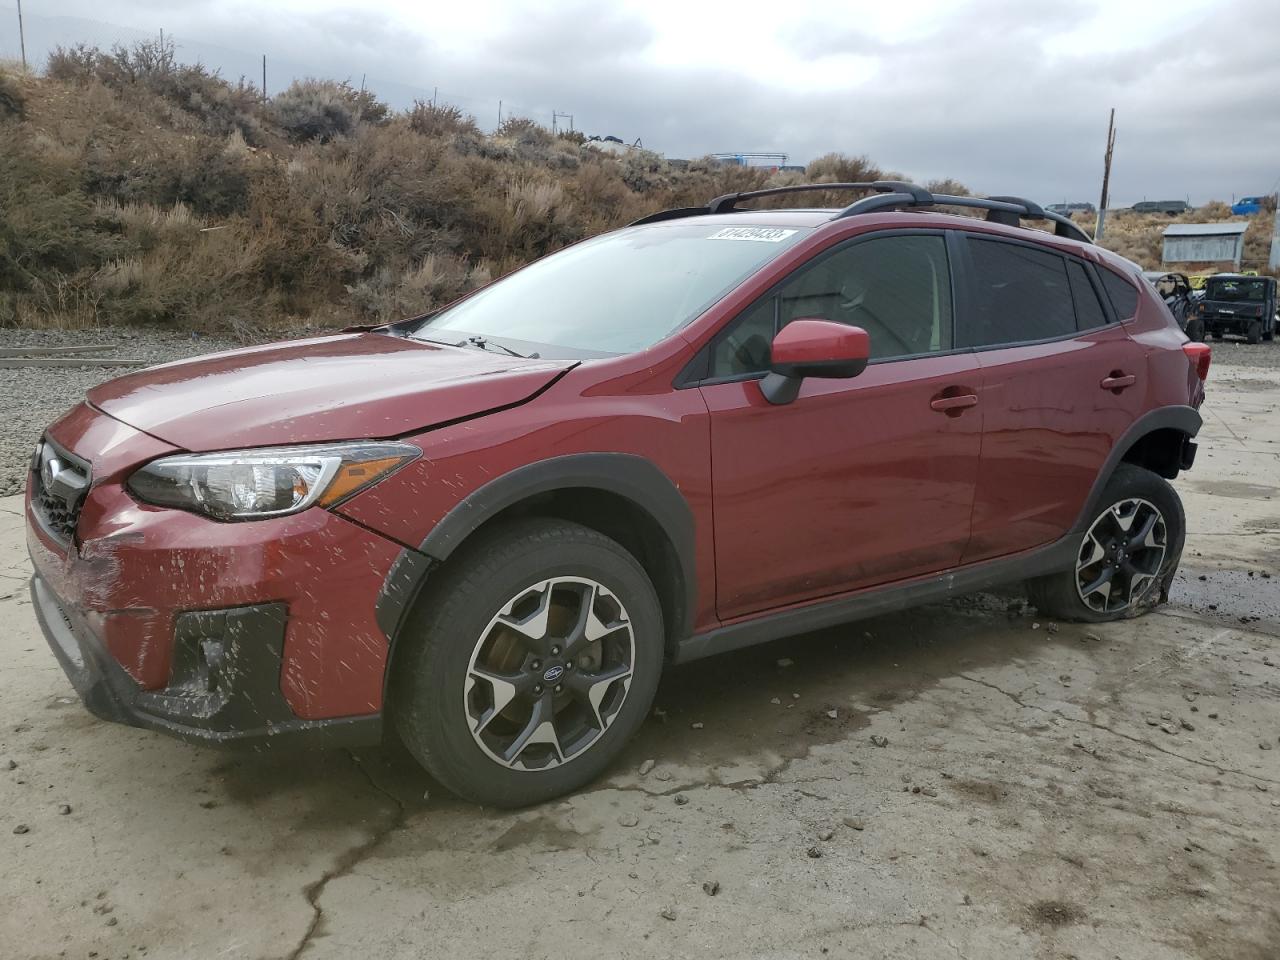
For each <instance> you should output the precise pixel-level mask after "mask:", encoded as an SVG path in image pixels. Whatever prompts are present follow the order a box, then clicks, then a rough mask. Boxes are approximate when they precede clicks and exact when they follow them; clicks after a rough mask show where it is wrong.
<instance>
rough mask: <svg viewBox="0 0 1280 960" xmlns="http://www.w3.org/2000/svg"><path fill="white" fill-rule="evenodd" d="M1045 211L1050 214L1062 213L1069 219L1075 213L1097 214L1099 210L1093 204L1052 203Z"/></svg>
mask: <svg viewBox="0 0 1280 960" xmlns="http://www.w3.org/2000/svg"><path fill="white" fill-rule="evenodd" d="M1045 209H1046V210H1048V211H1049V212H1050V213H1060V214H1062V215H1063V216H1064V217H1069V216H1071V215H1072V214H1073V213H1097V209H1096V208H1095V207H1094V205H1093V204H1092V203H1086V202H1084V201H1080V202H1077V203H1051V204H1049V205H1048V206H1046V207H1045Z"/></svg>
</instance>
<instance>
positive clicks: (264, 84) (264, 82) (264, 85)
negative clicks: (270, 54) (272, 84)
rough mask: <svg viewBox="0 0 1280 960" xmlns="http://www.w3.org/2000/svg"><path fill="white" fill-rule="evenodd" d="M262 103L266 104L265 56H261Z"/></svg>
mask: <svg viewBox="0 0 1280 960" xmlns="http://www.w3.org/2000/svg"><path fill="white" fill-rule="evenodd" d="M262 102H263V103H266V102H267V55H266V54H265V53H264V54H263V55H262Z"/></svg>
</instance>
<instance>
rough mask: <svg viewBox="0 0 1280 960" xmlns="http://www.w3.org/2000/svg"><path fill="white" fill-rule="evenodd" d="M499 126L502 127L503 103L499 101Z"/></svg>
mask: <svg viewBox="0 0 1280 960" xmlns="http://www.w3.org/2000/svg"><path fill="white" fill-rule="evenodd" d="M498 126H502V101H501V100H499V101H498Z"/></svg>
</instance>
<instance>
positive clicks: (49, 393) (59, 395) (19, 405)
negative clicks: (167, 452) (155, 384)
mask: <svg viewBox="0 0 1280 960" xmlns="http://www.w3.org/2000/svg"><path fill="white" fill-rule="evenodd" d="M90 344H93V345H96V344H110V345H111V349H110V350H103V351H101V352H100V353H95V354H94V356H103V357H113V358H114V357H119V358H120V359H122V360H145V361H147V363H148V365H154V364H158V363H168V362H169V361H171V360H182V359H184V358H187V357H197V356H200V355H201V354H205V353H214V352H216V351H218V350H227V349H229V348H231V347H234V346H237V344H235V343H233V342H231V341H229V340H218V339H213V338H209V337H203V338H201V337H195V336H193V335H192V334H188V333H173V332H167V331H166V332H160V331H155V330H134V329H127V328H114V329H106V330H0V347H4V348H8V347H31V346H34V347H71V346H87V345H90ZM134 369H135V368H132V367H60V368H57V369H52V368H49V367H27V368H19V369H0V396H3V397H4V398H5V404H4V416H3V418H0V497H2V496H7V495H9V494H14V493H21V492H22V489H23V484H24V482H25V478H26V471H27V462H28V460H29V459H30V457H31V450H32V447H33V446H34V445H35V442H36V441H37V440H38V439H39V438H40V434H41V432H42V431H43V430H44V428H45V427H46V426H47V425H48V424H49V423H51V422H52V421H54V420H55V419H57V418H58V417H59V416H60V415H61V414H62V412H63V411H64V410H67V409H69V408H70V407H73V406H75V404H77V403H79V402H80V400H81V399H82V398H83V397H84V395H85V391H87V390H88V389H89V388H90V387H93V386H94V385H96V384H99V383H102V382H103V381H104V380H111V379H112V378H114V377H119V376H122V375H124V374H126V373H131V372H133V370H134Z"/></svg>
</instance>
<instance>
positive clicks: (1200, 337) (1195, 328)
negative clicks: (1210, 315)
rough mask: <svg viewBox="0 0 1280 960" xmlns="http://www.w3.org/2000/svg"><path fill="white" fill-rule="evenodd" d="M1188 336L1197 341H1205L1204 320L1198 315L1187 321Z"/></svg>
mask: <svg viewBox="0 0 1280 960" xmlns="http://www.w3.org/2000/svg"><path fill="white" fill-rule="evenodd" d="M1187 338H1188V339H1189V340H1194V341H1196V342H1197V343H1203V342H1204V321H1203V320H1201V319H1199V318H1198V317H1192V318H1191V319H1190V320H1188V321H1187Z"/></svg>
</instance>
